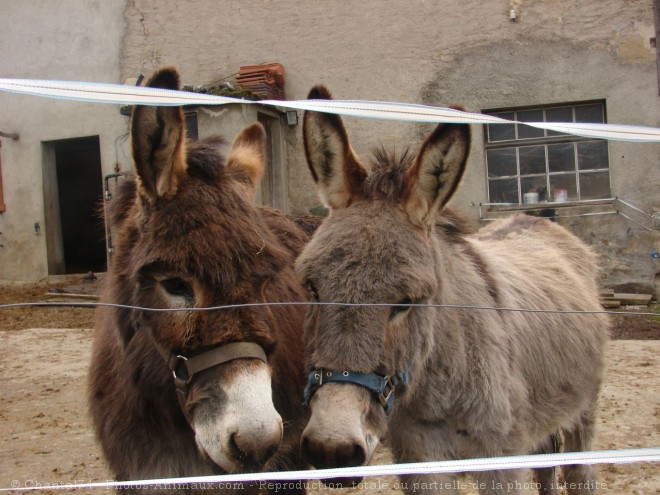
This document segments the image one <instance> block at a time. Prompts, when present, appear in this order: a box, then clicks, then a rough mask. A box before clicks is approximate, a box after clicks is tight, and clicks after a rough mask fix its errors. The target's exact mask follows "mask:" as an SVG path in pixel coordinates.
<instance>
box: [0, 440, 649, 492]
mask: <svg viewBox="0 0 660 495" xmlns="http://www.w3.org/2000/svg"><path fill="white" fill-rule="evenodd" d="M658 461H660V448H646V449H624V450H594V451H590V452H564V453H559V454H536V455H522V456H510V457H492V458H487V459H463V460H454V461H436V462H419V463H409V464H383V465H375V466H357V467H348V468H335V469H318V470H307V471H278V472H271V473H246V474H226V475H218V476H194V477H189V478H162V479H151V480H134V481H106V482H99V483H76V484H69V485H64V484H63V485H58V484H52V485H48V487H47V488H48V489H59V490H73V489H82V488H122V487H145V486H154V485H161V486H163V485H185V484H188V485H192V484H203V483H213V484H216V485H218V484H224V485H229V484H233V483H248V482H270V483H277V482H280V483H282V482H296V481H299V480H321V479H332V478H358V477H359V478H361V477H368V476H392V475H407V474H440V473H470V472H478V471H494V470H505V469H528V468H545V467H554V466H565V465H573V464H582V465H596V464H630V463H636V462H658ZM43 489H44V487H42V486H28V487H24V486H20V483H19V482H18V481H14V483H13V484H12V487H9V488H0V492H8V491H17V492H19V491H30V490H43Z"/></svg>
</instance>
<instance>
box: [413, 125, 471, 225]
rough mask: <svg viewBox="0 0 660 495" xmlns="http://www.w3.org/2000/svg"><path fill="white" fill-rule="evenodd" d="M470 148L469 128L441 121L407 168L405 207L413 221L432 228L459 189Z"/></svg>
mask: <svg viewBox="0 0 660 495" xmlns="http://www.w3.org/2000/svg"><path fill="white" fill-rule="evenodd" d="M469 151H470V127H469V126H468V125H462V124H440V125H438V127H436V128H435V130H434V131H433V133H432V134H431V135H430V136H429V137H428V138H427V139H426V141H425V142H424V144H422V147H421V148H420V150H419V152H418V154H417V157H416V158H415V161H414V163H413V165H412V167H411V168H410V169H409V170H408V175H407V177H406V181H407V184H408V196H407V198H406V209H407V211H408V214H409V215H410V217H411V219H412V220H413V222H414V223H416V224H418V225H420V226H426V227H429V226H431V225H433V222H434V220H435V215H436V213H437V212H438V211H439V210H440V209H441V208H442V207H443V206H445V205H446V204H447V202H448V201H449V200H450V199H451V197H452V196H453V195H454V193H455V192H456V189H457V188H458V185H459V184H460V182H461V178H462V177H463V172H464V171H465V165H466V161H467V156H468V153H469Z"/></svg>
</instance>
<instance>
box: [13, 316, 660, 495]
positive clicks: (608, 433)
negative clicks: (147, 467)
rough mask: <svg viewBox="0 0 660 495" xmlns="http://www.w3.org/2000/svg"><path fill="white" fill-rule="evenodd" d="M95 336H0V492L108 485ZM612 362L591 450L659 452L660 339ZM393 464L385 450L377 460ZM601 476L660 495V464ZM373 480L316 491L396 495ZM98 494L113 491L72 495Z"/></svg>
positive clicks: (608, 486)
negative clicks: (100, 440) (96, 423)
mask: <svg viewBox="0 0 660 495" xmlns="http://www.w3.org/2000/svg"><path fill="white" fill-rule="evenodd" d="M91 337H92V330H88V329H53V328H51V329H44V328H29V329H24V330H11V331H7V330H0V339H1V341H2V348H3V351H2V353H0V372H1V373H2V378H3V380H2V389H1V390H2V402H1V403H0V431H1V435H0V442H1V448H0V488H9V487H11V486H42V487H47V486H49V485H53V484H67V483H81V482H96V481H103V480H107V479H110V478H111V476H110V474H109V472H108V471H107V469H106V467H105V464H104V461H103V459H102V456H101V454H100V451H99V448H98V447H97V445H96V443H95V440H94V437H93V434H92V432H91V427H90V423H89V419H88V417H87V414H86V405H85V380H86V371H87V366H88V360H89V354H90V347H91ZM607 361H608V368H607V374H606V377H605V383H604V387H603V390H602V394H601V401H600V405H601V408H600V417H599V421H598V439H597V442H596V446H595V447H596V448H598V449H617V448H636V447H658V446H660V373H658V367H659V366H660V341H653V340H651V341H626V340H618V341H612V342H611V343H610V344H609V347H608V359H607ZM387 460H388V455H387V452H386V451H384V450H381V452H379V454H378V456H377V459H376V461H381V462H382V461H387ZM599 471H600V488H601V490H600V493H602V494H617V495H619V494H631V495H632V494H640V495H641V494H644V495H648V494H660V465H659V464H657V463H656V464H630V465H618V466H613V465H612V466H601V467H599ZM367 483H368V486H366V485H363V486H361V487H359V489H354V490H350V491H349V490H329V489H316V490H313V491H312V493H322V492H323V493H328V492H331V491H334V492H335V493H337V494H341V493H351V494H357V493H368V494H372V495H375V494H390V495H394V494H397V493H400V491H399V490H397V489H396V485H397V480H396V479H395V478H380V479H379V478H369V479H368V480H367ZM100 491H103V492H105V493H108V491H107V490H104V489H97V490H96V491H95V492H93V491H90V490H77V491H76V493H77V494H83V493H98V492H100ZM48 492H49V493H50V492H51V491H50V490H49V491H48ZM52 493H62V491H58V492H52Z"/></svg>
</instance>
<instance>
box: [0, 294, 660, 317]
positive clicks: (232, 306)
mask: <svg viewBox="0 0 660 495" xmlns="http://www.w3.org/2000/svg"><path fill="white" fill-rule="evenodd" d="M53 297H57V295H54V296H53ZM265 306H344V307H359V306H364V307H390V306H397V307H406V308H454V309H472V310H480V311H510V312H516V313H549V314H585V315H600V314H608V315H626V316H660V315H659V314H658V313H655V312H645V311H611V310H606V309H594V310H583V309H535V308H508V307H500V306H475V305H470V304H433V303H408V304H405V303H396V304H395V303H345V302H313V301H292V302H260V303H243V304H226V305H221V306H208V307H202V308H198V307H190V308H148V307H144V306H133V305H130V304H117V303H106V302H60V301H42V302H19V303H6V304H0V309H10V308H25V307H39V308H41V307H46V308H47V307H72V308H96V307H100V308H106V307H107V308H120V309H137V310H140V311H150V312H154V313H170V312H178V311H183V312H197V311H217V310H227V309H235V308H258V307H265Z"/></svg>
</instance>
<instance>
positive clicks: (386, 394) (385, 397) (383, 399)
mask: <svg viewBox="0 0 660 495" xmlns="http://www.w3.org/2000/svg"><path fill="white" fill-rule="evenodd" d="M383 379H384V380H385V383H384V384H383V390H382V391H381V392H380V393H379V394H378V400H379V401H380V403H381V404H382V406H383V407H387V403H388V402H389V400H390V397H392V394H393V393H394V389H395V388H396V385H394V383H392V377H391V376H389V375H386V376H385V377H383Z"/></svg>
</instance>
